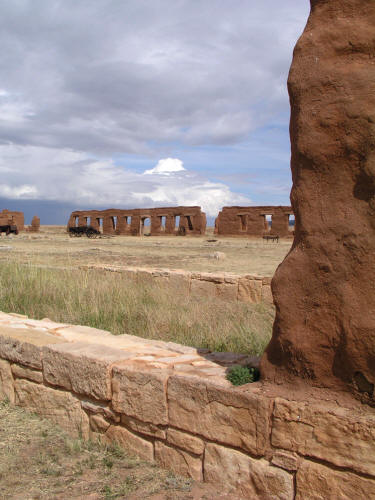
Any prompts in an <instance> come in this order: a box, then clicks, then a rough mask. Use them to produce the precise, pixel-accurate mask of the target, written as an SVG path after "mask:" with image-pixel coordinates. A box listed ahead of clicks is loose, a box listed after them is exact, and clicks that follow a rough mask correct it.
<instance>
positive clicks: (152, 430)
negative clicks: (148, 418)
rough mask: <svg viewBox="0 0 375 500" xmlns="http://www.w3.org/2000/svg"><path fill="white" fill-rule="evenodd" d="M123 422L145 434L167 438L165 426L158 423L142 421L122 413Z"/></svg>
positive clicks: (126, 425)
mask: <svg viewBox="0 0 375 500" xmlns="http://www.w3.org/2000/svg"><path fill="white" fill-rule="evenodd" d="M121 423H122V424H123V425H124V426H125V427H128V428H129V429H131V430H133V431H135V432H138V433H139V434H144V435H145V436H152V437H157V438H160V439H165V438H166V432H165V430H164V429H163V428H160V427H158V426H157V425H154V424H151V423H150V422H142V420H138V419H136V418H132V417H127V416H126V415H122V416H121Z"/></svg>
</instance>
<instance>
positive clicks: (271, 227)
mask: <svg viewBox="0 0 375 500" xmlns="http://www.w3.org/2000/svg"><path fill="white" fill-rule="evenodd" d="M293 219H294V215H293V210H292V208H291V207H282V206H279V207H274V206H262V207H224V208H223V209H222V210H221V212H219V215H218V217H217V219H216V221H215V234H218V235H223V236H224V235H227V236H263V235H264V234H275V235H278V236H280V237H287V236H291V235H292V234H293V229H294V226H293V225H290V221H291V220H293Z"/></svg>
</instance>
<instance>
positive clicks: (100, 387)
mask: <svg viewBox="0 0 375 500" xmlns="http://www.w3.org/2000/svg"><path fill="white" fill-rule="evenodd" d="M126 358H127V354H126V353H124V352H122V351H121V350H120V349H113V348H111V347H107V346H105V345H103V344H100V345H99V344H87V343H85V342H74V343H66V344H59V345H54V346H46V347H44V348H43V374H44V377H45V379H46V381H47V382H48V383H49V384H52V385H57V386H60V387H65V389H68V390H73V391H74V392H75V393H77V394H85V395H87V396H91V397H93V398H95V399H99V400H110V399H111V396H112V390H111V370H112V365H113V363H115V362H116V361H121V360H123V359H126Z"/></svg>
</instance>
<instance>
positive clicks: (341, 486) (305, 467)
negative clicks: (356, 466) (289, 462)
mask: <svg viewBox="0 0 375 500" xmlns="http://www.w3.org/2000/svg"><path fill="white" fill-rule="evenodd" d="M296 485H297V495H296V500H337V499H338V498H339V499H340V500H353V499H354V498H358V499H360V498H363V499H365V498H367V499H371V498H375V477H374V479H369V478H364V477H360V476H357V475H356V474H352V473H350V472H347V471H338V470H334V469H330V468H329V467H325V466H324V465H321V464H317V463H314V462H309V461H307V460H305V461H304V462H303V463H302V465H301V467H300V468H299V469H298V472H297V478H296Z"/></svg>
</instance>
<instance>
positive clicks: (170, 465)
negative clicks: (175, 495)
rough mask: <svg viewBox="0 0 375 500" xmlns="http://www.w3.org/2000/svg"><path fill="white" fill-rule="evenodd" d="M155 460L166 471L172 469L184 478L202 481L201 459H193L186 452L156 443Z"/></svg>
mask: <svg viewBox="0 0 375 500" xmlns="http://www.w3.org/2000/svg"><path fill="white" fill-rule="evenodd" d="M155 460H156V461H157V462H158V463H159V464H160V465H161V466H162V467H164V468H165V469H171V470H173V471H174V472H176V473H177V474H180V475H182V476H188V477H191V478H192V479H195V480H196V481H202V460H201V458H199V457H193V456H191V455H190V454H189V453H186V452H185V451H182V450H177V449H175V448H171V447H170V446H167V445H165V444H164V443H161V442H160V441H156V443H155Z"/></svg>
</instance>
